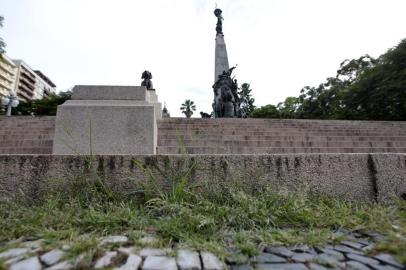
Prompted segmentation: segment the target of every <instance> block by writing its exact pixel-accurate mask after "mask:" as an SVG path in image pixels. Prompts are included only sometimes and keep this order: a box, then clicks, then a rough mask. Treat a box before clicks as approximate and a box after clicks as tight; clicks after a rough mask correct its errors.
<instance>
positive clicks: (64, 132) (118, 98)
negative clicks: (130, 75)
mask: <svg viewBox="0 0 406 270" xmlns="http://www.w3.org/2000/svg"><path fill="white" fill-rule="evenodd" d="M73 92H74V94H73V96H72V100H69V101H67V102H65V103H64V104H63V105H61V106H58V111H57V117H56V124H55V137H54V144H53V150H52V153H53V154H56V155H88V154H98V155H129V154H155V153H156V146H157V123H156V119H157V112H156V104H155V103H158V102H157V101H155V102H154V104H153V103H151V102H150V101H149V95H148V93H147V90H146V88H145V87H131V86H76V87H75V88H74V89H73ZM158 117H159V116H158Z"/></svg>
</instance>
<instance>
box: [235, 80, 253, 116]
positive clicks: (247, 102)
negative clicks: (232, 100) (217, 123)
mask: <svg viewBox="0 0 406 270" xmlns="http://www.w3.org/2000/svg"><path fill="white" fill-rule="evenodd" d="M251 91H252V89H251V88H250V84H249V83H243V84H242V85H241V88H240V91H239V92H238V95H239V98H240V108H241V113H242V115H246V116H249V115H250V114H251V113H252V112H253V111H254V109H255V105H254V102H255V99H253V98H252V96H251Z"/></svg>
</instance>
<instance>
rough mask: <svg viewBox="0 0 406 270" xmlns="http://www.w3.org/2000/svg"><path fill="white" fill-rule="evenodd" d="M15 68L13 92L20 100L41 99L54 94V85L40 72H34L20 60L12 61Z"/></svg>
mask: <svg viewBox="0 0 406 270" xmlns="http://www.w3.org/2000/svg"><path fill="white" fill-rule="evenodd" d="M13 61H14V63H15V64H16V66H17V77H16V84H15V91H16V93H17V96H18V98H19V99H20V100H23V101H28V100H33V99H41V98H43V97H46V96H48V95H49V94H51V93H55V91H56V86H55V84H54V83H53V82H52V81H51V80H50V79H49V78H48V77H47V76H45V75H44V74H43V73H42V72H41V71H39V70H36V71H34V70H33V69H32V68H30V66H28V65H27V63H25V62H24V61H22V60H13Z"/></svg>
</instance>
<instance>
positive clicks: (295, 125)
mask: <svg viewBox="0 0 406 270" xmlns="http://www.w3.org/2000/svg"><path fill="white" fill-rule="evenodd" d="M220 126H227V127H254V126H257V127H266V128H271V127H272V128H284V127H288V128H289V127H291V128H299V127H302V128H306V127H325V128H334V127H348V128H376V127H384V128H385V127H386V128H390V127H399V128H405V127H406V124H405V123H399V122H394V123H392V122H370V123H367V124H366V123H364V122H356V123H353V124H348V123H341V124H340V123H329V122H328V121H326V122H324V123H323V122H305V123H300V122H293V123H266V122H265V123H257V122H255V121H253V122H251V121H249V122H238V121H237V122H231V123H226V122H213V123H210V122H209V123H199V122H190V123H179V124H177V123H160V122H158V127H162V128H170V127H220Z"/></svg>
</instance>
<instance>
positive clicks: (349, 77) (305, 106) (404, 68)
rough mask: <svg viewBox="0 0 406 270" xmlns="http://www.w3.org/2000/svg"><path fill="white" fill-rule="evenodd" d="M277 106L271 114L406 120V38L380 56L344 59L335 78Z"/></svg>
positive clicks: (273, 115)
mask: <svg viewBox="0 0 406 270" xmlns="http://www.w3.org/2000/svg"><path fill="white" fill-rule="evenodd" d="M276 108H277V111H278V113H279V114H277V115H278V116H276V114H275V113H274V112H270V114H269V115H268V117H270V118H273V117H281V118H315V119H358V120H406V39H403V40H402V41H401V42H400V43H399V44H398V45H397V46H396V47H394V48H391V49H389V50H388V51H387V52H386V53H385V54H383V55H381V56H380V57H379V58H377V59H374V58H372V57H371V56H369V55H365V56H362V57H360V58H358V59H353V60H345V61H343V62H342V63H341V65H340V69H339V70H338V71H337V74H336V76H335V77H330V78H327V79H326V82H324V83H321V84H320V85H319V86H315V87H310V86H306V87H304V88H303V89H302V90H301V91H300V95H299V97H297V98H295V97H288V98H287V99H286V100H285V101H284V102H282V103H279V104H278V106H277V107H276ZM260 109H262V108H259V109H258V110H260ZM262 111H264V110H262ZM256 115H258V114H256V113H255V111H254V112H253V114H252V116H253V117H257V116H256ZM259 115H262V114H259ZM262 117H263V116H262Z"/></svg>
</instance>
